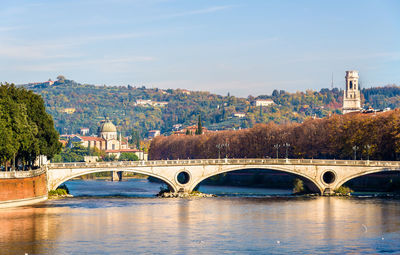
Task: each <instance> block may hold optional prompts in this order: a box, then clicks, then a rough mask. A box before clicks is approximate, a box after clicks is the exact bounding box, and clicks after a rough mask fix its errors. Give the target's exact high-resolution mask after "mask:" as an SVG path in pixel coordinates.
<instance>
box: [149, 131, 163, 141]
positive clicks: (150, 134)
mask: <svg viewBox="0 0 400 255" xmlns="http://www.w3.org/2000/svg"><path fill="white" fill-rule="evenodd" d="M160 135H161V132H160V130H150V131H149V133H148V135H147V136H148V137H149V139H153V138H154V137H157V136H160Z"/></svg>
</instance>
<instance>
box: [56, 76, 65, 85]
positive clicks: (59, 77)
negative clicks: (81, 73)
mask: <svg viewBox="0 0 400 255" xmlns="http://www.w3.org/2000/svg"><path fill="white" fill-rule="evenodd" d="M57 81H58V82H59V83H64V82H65V76H64V75H59V76H57Z"/></svg>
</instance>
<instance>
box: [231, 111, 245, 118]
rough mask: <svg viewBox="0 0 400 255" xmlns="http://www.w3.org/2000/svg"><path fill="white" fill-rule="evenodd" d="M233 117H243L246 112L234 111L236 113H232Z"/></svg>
mask: <svg viewBox="0 0 400 255" xmlns="http://www.w3.org/2000/svg"><path fill="white" fill-rule="evenodd" d="M233 117H236V118H244V117H246V113H244V112H236V113H234V114H233Z"/></svg>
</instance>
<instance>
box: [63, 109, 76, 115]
mask: <svg viewBox="0 0 400 255" xmlns="http://www.w3.org/2000/svg"><path fill="white" fill-rule="evenodd" d="M63 112H64V113H66V114H73V113H74V112H75V108H64V109H63Z"/></svg>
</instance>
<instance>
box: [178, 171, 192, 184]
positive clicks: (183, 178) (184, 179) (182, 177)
mask: <svg viewBox="0 0 400 255" xmlns="http://www.w3.org/2000/svg"><path fill="white" fill-rule="evenodd" d="M176 179H177V180H178V182H179V183H180V184H186V183H188V182H189V181H190V175H189V173H188V172H185V171H182V172H180V173H179V174H178V176H177V177H176Z"/></svg>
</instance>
